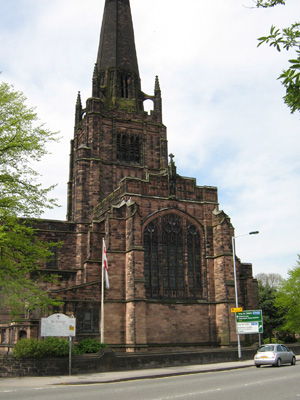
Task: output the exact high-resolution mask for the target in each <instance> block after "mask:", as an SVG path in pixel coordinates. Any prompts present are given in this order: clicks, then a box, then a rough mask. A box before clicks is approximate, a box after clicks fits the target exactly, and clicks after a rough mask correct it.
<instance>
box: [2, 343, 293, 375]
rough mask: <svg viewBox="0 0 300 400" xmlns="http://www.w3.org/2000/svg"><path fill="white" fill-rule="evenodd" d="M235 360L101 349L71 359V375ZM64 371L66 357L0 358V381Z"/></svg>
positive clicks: (233, 353) (249, 353)
mask: <svg viewBox="0 0 300 400" xmlns="http://www.w3.org/2000/svg"><path fill="white" fill-rule="evenodd" d="M290 348H291V349H293V351H294V352H295V354H297V355H299V354H300V345H299V344H298V345H290ZM255 352H256V350H255V349H254V348H249V349H243V350H242V356H243V359H244V360H250V359H252V358H253V357H254V354H255ZM237 360H238V358H237V350H236V349H229V350H220V349H211V350H203V351H198V352H178V353H152V354H141V353H139V354H126V353H123V354H116V353H114V352H113V351H111V350H109V349H105V350H102V351H100V352H99V353H97V354H90V355H80V356H79V355H77V356H73V359H72V375H78V374H88V373H96V372H109V371H125V370H135V369H149V368H162V367H175V366H180V365H196V364H213V363H218V362H230V361H237ZM68 368H69V360H68V358H67V357H66V358H49V359H40V360H33V359H24V360H16V359H14V358H13V357H11V356H4V357H0V378H8V377H20V376H58V375H68V373H69V372H68V371H69V370H68Z"/></svg>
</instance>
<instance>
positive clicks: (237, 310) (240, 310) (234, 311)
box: [231, 307, 243, 313]
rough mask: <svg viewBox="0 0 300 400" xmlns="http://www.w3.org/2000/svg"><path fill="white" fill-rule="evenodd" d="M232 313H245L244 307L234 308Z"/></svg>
mask: <svg viewBox="0 0 300 400" xmlns="http://www.w3.org/2000/svg"><path fill="white" fill-rule="evenodd" d="M231 312H233V313H237V312H243V307H239V308H232V309H231Z"/></svg>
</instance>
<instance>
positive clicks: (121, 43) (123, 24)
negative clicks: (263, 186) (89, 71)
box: [97, 0, 139, 76]
mask: <svg viewBox="0 0 300 400" xmlns="http://www.w3.org/2000/svg"><path fill="white" fill-rule="evenodd" d="M97 65H98V70H99V72H100V71H103V70H107V69H111V68H118V69H124V70H127V71H131V72H134V73H135V74H136V75H138V76H139V69H138V62H137V56H136V49H135V41H134V31H133V23H132V16H131V10H130V3H129V0H106V2H105V8H104V14H103V22H102V28H101V35H100V43H99V49H98V57H97Z"/></svg>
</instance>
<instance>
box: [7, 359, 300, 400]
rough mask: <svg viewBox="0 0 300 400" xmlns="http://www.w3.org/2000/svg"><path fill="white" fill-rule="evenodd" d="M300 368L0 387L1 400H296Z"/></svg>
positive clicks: (251, 369)
mask: <svg viewBox="0 0 300 400" xmlns="http://www.w3.org/2000/svg"><path fill="white" fill-rule="evenodd" d="M299 377H300V364H297V365H296V366H289V365H287V366H282V367H280V368H274V367H262V368H259V369H258V368H255V367H249V368H243V369H237V370H229V371H223V372H208V373H200V374H192V375H180V376H174V377H164V378H155V379H143V380H133V381H127V382H114V383H101V384H99V383H96V384H80V385H58V386H54V385H50V386H47V385H45V386H41V387H33V386H31V387H28V386H21V385H20V386H16V387H6V386H5V382H2V384H1V387H0V399H1V400H15V399H18V400H20V399H22V400H27V399H28V400H29V399H30V400H33V399H42V400H60V399H63V400H69V399H70V400H94V399H97V400H102V399H103V400H104V399H105V400H117V399H120V400H169V399H170V400H171V399H179V400H180V399H188V400H194V399H195V400H196V399H197V400H199V399H203V400H229V399H230V400H231V399H233V400H254V399H255V400H291V399H293V400H295V399H299V400H300V379H299Z"/></svg>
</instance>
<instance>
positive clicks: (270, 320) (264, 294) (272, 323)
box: [256, 273, 283, 342]
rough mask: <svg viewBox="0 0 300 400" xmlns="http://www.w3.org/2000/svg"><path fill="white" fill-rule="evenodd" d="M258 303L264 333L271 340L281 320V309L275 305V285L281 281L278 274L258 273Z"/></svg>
mask: <svg viewBox="0 0 300 400" xmlns="http://www.w3.org/2000/svg"><path fill="white" fill-rule="evenodd" d="M256 279H257V280H258V304H259V308H260V309H261V310H262V313H263V321H264V335H265V336H267V337H268V338H269V340H270V342H271V341H272V337H273V333H274V330H278V329H279V328H280V326H281V324H282V322H283V319H282V318H283V314H282V310H280V309H278V307H276V305H275V299H276V293H277V287H278V285H279V284H280V282H281V281H282V277H281V275H279V274H264V273H262V274H258V275H257V276H256Z"/></svg>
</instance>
